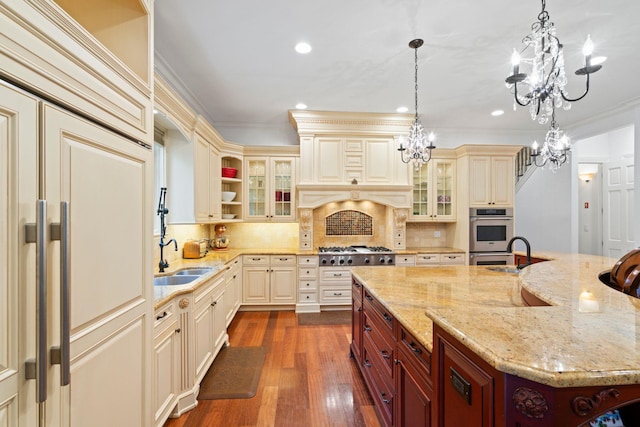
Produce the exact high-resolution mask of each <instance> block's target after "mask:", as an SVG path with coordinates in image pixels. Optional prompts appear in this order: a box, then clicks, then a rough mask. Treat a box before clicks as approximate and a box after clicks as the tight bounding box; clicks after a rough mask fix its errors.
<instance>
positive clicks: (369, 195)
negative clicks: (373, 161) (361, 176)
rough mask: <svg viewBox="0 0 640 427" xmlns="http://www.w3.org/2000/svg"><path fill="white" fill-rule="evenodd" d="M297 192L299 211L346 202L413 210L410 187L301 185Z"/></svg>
mask: <svg viewBox="0 0 640 427" xmlns="http://www.w3.org/2000/svg"><path fill="white" fill-rule="evenodd" d="M297 190H298V199H297V200H298V208H299V209H315V208H317V207H318V206H322V205H324V204H327V203H332V202H342V201H345V200H353V201H371V202H375V203H379V204H382V205H387V206H391V207H393V208H404V209H410V208H411V190H412V187H411V186H410V185H371V184H367V185H359V184H348V185H326V184H301V185H298V186H297Z"/></svg>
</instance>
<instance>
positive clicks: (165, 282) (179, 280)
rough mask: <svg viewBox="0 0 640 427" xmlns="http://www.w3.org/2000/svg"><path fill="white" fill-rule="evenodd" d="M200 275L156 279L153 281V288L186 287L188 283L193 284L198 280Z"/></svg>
mask: <svg viewBox="0 0 640 427" xmlns="http://www.w3.org/2000/svg"><path fill="white" fill-rule="evenodd" d="M198 277H200V276H198V275H190V276H189V275H185V274H181V275H173V276H162V277H155V278H154V279H153V286H175V285H185V284H187V283H191V282H193V281H194V280H196V279H197V278H198Z"/></svg>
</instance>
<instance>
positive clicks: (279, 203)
mask: <svg viewBox="0 0 640 427" xmlns="http://www.w3.org/2000/svg"><path fill="white" fill-rule="evenodd" d="M273 169H274V170H273V174H274V189H273V191H274V195H273V196H274V206H275V212H274V213H273V214H274V215H275V216H290V215H291V181H292V172H291V171H292V163H291V161H290V160H276V161H275V162H274V163H273Z"/></svg>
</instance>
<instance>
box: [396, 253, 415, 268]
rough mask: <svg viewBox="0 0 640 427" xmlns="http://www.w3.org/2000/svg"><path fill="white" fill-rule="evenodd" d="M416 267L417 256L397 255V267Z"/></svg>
mask: <svg viewBox="0 0 640 427" xmlns="http://www.w3.org/2000/svg"><path fill="white" fill-rule="evenodd" d="M415 265H416V256H415V255H396V266H397V267H413V266H415Z"/></svg>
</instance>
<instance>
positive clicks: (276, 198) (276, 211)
mask: <svg viewBox="0 0 640 427" xmlns="http://www.w3.org/2000/svg"><path fill="white" fill-rule="evenodd" d="M295 165H296V160H295V158H294V157H246V158H245V166H244V167H245V172H246V180H245V200H244V206H245V214H244V218H245V220H253V221H294V220H295V217H296V209H295V207H296V204H295V197H296V192H295V180H296V171H295Z"/></svg>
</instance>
